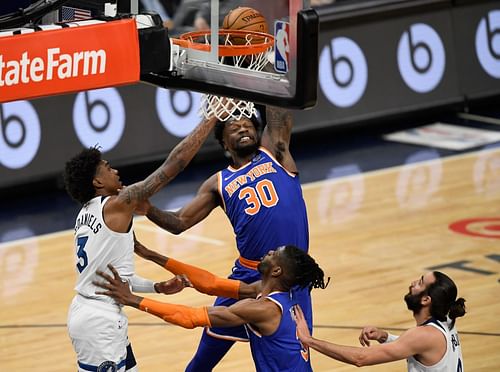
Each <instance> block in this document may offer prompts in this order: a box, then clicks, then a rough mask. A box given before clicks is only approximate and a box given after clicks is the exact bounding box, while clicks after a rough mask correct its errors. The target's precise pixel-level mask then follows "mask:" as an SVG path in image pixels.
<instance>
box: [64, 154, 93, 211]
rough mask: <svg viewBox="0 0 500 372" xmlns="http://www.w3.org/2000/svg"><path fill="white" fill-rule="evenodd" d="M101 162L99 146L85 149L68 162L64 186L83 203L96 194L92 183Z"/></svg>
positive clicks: (74, 197) (73, 196)
mask: <svg viewBox="0 0 500 372" xmlns="http://www.w3.org/2000/svg"><path fill="white" fill-rule="evenodd" d="M100 162H101V151H99V149H98V148H97V147H91V148H89V149H84V150H82V151H81V152H80V153H78V154H77V155H75V156H74V157H73V158H72V159H71V160H69V161H68V162H67V163H66V167H65V169H64V175H63V176H64V186H65V188H66V191H67V192H68V194H69V195H70V196H71V197H72V198H73V199H74V200H76V201H77V202H79V203H81V204H85V203H87V202H88V201H89V200H90V199H92V198H93V197H94V196H95V188H94V185H93V184H92V182H93V180H94V176H95V173H96V171H97V167H98V166H99V164H100Z"/></svg>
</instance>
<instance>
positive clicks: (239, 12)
mask: <svg viewBox="0 0 500 372" xmlns="http://www.w3.org/2000/svg"><path fill="white" fill-rule="evenodd" d="M222 28H223V29H229V30H243V31H257V32H265V33H266V34H267V33H268V30H269V28H268V26H267V21H266V19H265V18H264V16H263V15H262V14H261V13H260V12H259V11H258V10H256V9H253V8H249V7H238V8H236V9H233V10H231V11H230V12H229V13H228V14H227V15H226V16H225V17H224V22H223V23H222ZM231 41H232V43H233V44H237V45H243V44H246V39H245V38H244V37H237V36H232V37H231ZM262 42H264V40H263V38H255V39H254V40H252V44H254V43H262Z"/></svg>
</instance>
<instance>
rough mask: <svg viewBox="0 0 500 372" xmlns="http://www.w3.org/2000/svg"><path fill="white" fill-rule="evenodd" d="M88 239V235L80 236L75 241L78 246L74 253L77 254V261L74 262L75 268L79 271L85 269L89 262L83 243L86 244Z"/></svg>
mask: <svg viewBox="0 0 500 372" xmlns="http://www.w3.org/2000/svg"><path fill="white" fill-rule="evenodd" d="M88 239H89V237H88V236H80V237H79V238H78V240H77V241H76V245H77V246H78V252H76V255H77V256H78V263H77V264H76V268H77V269H78V272H79V273H81V272H82V271H83V270H85V268H86V267H87V265H88V264H89V258H88V257H87V252H85V244H87V240H88Z"/></svg>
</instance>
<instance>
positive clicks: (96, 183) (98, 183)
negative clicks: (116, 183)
mask: <svg viewBox="0 0 500 372" xmlns="http://www.w3.org/2000/svg"><path fill="white" fill-rule="evenodd" d="M92 186H94V187H95V188H96V189H100V188H101V187H103V186H104V185H103V184H102V182H101V181H100V179H99V178H98V177H94V178H93V179H92Z"/></svg>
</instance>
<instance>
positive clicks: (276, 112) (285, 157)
mask: <svg viewBox="0 0 500 372" xmlns="http://www.w3.org/2000/svg"><path fill="white" fill-rule="evenodd" d="M291 134H292V114H291V112H290V111H289V110H286V109H283V108H279V107H272V106H267V108H266V126H265V128H264V132H263V133H262V139H261V143H262V146H263V147H265V148H266V149H268V150H269V151H271V153H272V154H273V155H274V157H275V158H276V160H278V161H279V162H280V164H281V165H283V166H284V167H285V168H286V169H287V170H288V171H289V172H292V173H298V171H297V166H296V164H295V161H294V160H293V157H292V154H291V153H290V137H291Z"/></svg>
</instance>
